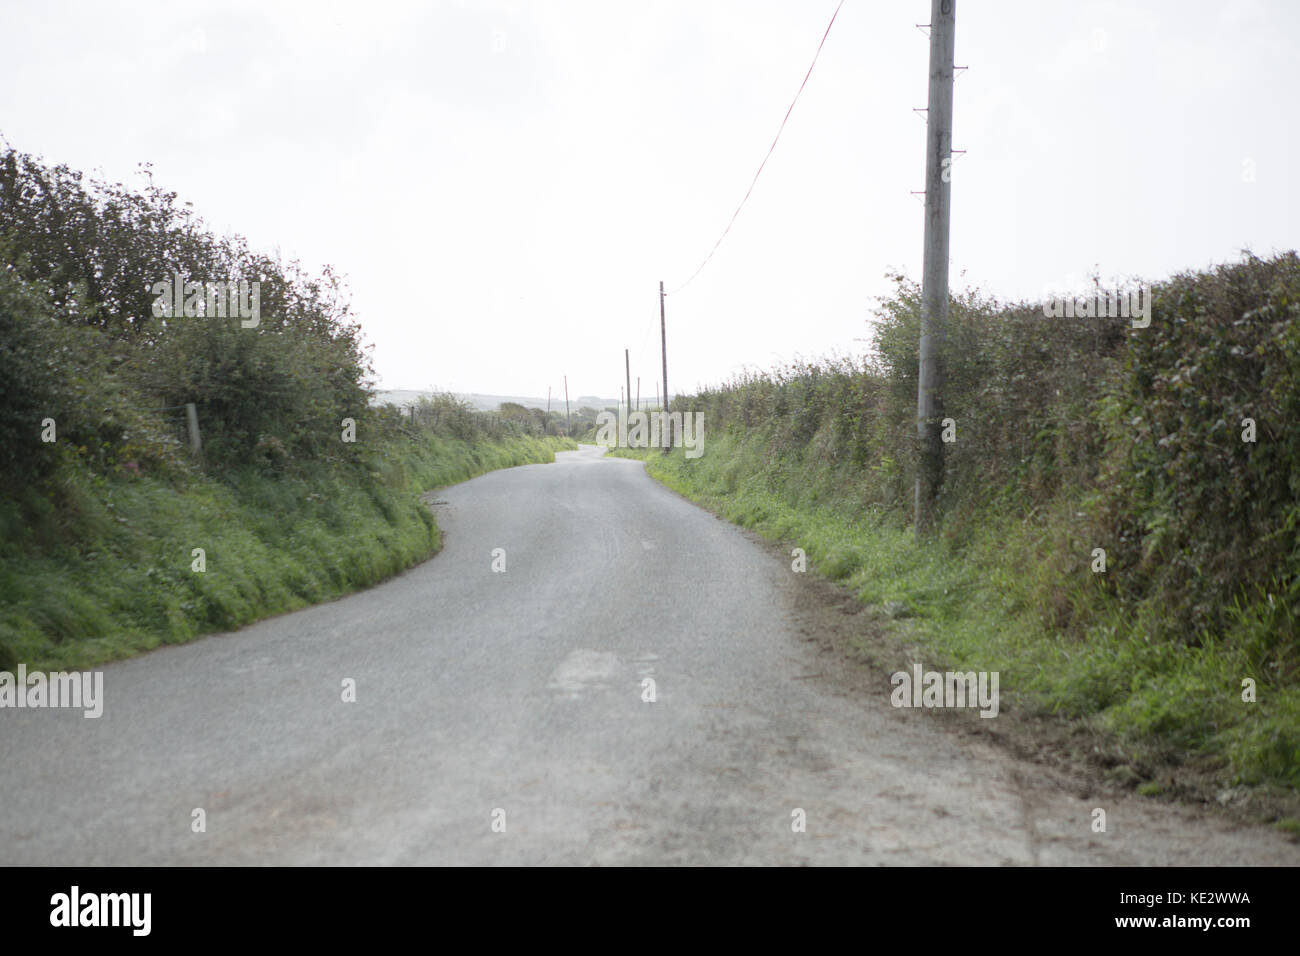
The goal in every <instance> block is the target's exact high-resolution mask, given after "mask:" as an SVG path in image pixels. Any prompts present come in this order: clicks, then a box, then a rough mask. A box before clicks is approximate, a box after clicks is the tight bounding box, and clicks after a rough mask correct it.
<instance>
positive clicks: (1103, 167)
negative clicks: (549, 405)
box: [0, 0, 1300, 396]
mask: <svg viewBox="0 0 1300 956" xmlns="http://www.w3.org/2000/svg"><path fill="white" fill-rule="evenodd" d="M836 3H837V0H798V2H796V0H783V2H752V0H751V2H735V0H727V2H723V0H694V2H657V0H656V2H652V0H635V2H633V0H604V2H577V0H548V2H536V3H520V2H489V0H483V2H471V0H466V2H463V3H459V2H426V3H386V2H378V0H370V2H366V3H349V4H344V3H328V2H301V3H287V2H275V0H257V2H251V3H240V2H234V3H231V2H221V3H206V2H195V3H185V2H175V0H173V2H160V3H152V2H148V3H146V2H141V3H108V2H104V3H97V2H87V3H70V2H46V0H40V2H36V0H33V2H20V0H4V2H3V7H0V133H2V134H3V135H4V136H5V137H6V138H7V139H8V141H9V143H10V144H11V145H13V146H14V147H15V148H17V149H19V150H22V151H24V152H30V153H36V154H40V155H42V156H44V157H45V159H46V161H48V162H50V163H58V162H64V163H67V164H68V165H70V166H73V167H75V168H81V169H85V170H91V169H100V170H102V171H103V172H104V173H105V174H107V175H108V176H110V177H111V178H113V179H115V180H124V181H132V180H131V177H132V176H133V174H134V170H135V167H136V164H137V163H140V162H146V161H147V162H152V163H153V164H154V171H155V177H156V180H157V182H158V183H159V184H160V185H162V186H164V187H166V188H169V189H174V190H176V191H177V192H178V193H180V196H181V199H183V200H189V201H192V202H193V203H194V205H195V208H196V209H197V210H198V211H199V213H200V214H202V215H203V216H204V218H205V219H206V220H207V221H208V222H209V224H210V225H212V226H213V227H215V228H217V229H218V230H219V231H234V232H239V233H241V234H243V235H245V236H247V237H248V238H249V240H250V241H251V243H252V244H253V246H254V247H255V248H258V249H261V250H264V251H268V252H274V250H275V249H276V248H277V247H278V249H279V250H280V251H281V253H282V254H283V255H284V256H285V258H299V259H301V260H302V261H303V263H304V264H305V265H307V266H308V267H309V268H311V269H313V270H315V269H316V268H318V267H319V266H320V265H321V264H323V263H331V264H333V265H335V266H336V267H337V268H338V269H339V270H340V271H341V272H343V273H345V274H346V275H348V276H349V277H350V278H351V283H352V291H353V305H354V308H355V309H356V311H357V313H358V317H359V319H360V321H361V323H362V326H363V328H364V329H365V331H366V337H367V340H368V341H369V342H372V343H374V346H375V348H374V352H373V354H374V358H375V364H376V368H377V370H378V372H379V374H380V376H381V380H382V386H383V387H385V388H427V387H430V386H437V387H439V388H448V389H453V390H456V391H464V392H470V391H474V392H486V393H495V394H516V395H519V394H529V395H541V396H544V395H545V394H546V389H547V386H548V385H549V386H553V387H554V388H555V391H556V394H557V395H558V394H561V375H562V374H564V373H567V374H568V376H569V388H570V392H571V394H573V395H577V394H580V393H581V394H600V395H604V396H613V395H617V394H618V387H619V385H621V384H622V382H623V349H624V348H625V347H628V348H631V349H632V375H633V378H634V379H635V377H636V376H637V375H640V376H642V392H643V394H648V395H653V393H654V387H653V381H654V380H655V378H657V377H658V375H659V348H658V328H657V324H658V317H659V316H658V308H659V306H658V283H659V280H660V279H662V280H664V282H665V283H666V285H667V287H668V288H669V289H672V288H674V287H675V286H677V285H679V284H680V283H681V282H683V281H685V279H686V278H687V277H688V276H689V275H690V274H691V272H693V271H694V270H695V268H696V266H697V265H698V264H699V262H700V260H702V259H703V257H704V256H705V255H706V254H707V253H708V251H709V249H710V248H711V247H712V245H713V243H714V241H715V240H716V239H717V237H718V235H719V233H720V232H721V230H722V227H723V226H724V225H725V224H726V222H727V219H728V218H729V217H730V216H731V213H732V211H733V210H734V209H735V207H736V204H737V203H738V202H739V201H740V198H741V196H742V195H743V194H744V191H745V189H746V188H747V187H748V185H749V181H750V179H751V177H752V176H753V173H754V170H755V169H756V168H757V166H758V163H759V162H760V160H761V159H762V158H763V154H764V153H765V152H766V150H767V147H768V145H769V143H770V142H771V139H772V136H773V135H774V134H775V132H776V129H777V126H778V125H779V123H780V120H781V117H782V116H783V115H784V113H785V110H786V108H787V106H789V103H790V100H791V98H792V97H793V95H794V92H795V90H796V89H797V88H798V85H799V82H800V80H801V79H802V78H803V74H804V72H805V71H806V70H807V68H808V64H809V62H810V61H811V59H812V56H813V53H814V51H815V49H816V46H817V42H818V40H819V39H820V38H821V35H822V32H823V31H824V29H825V27H826V23H827V21H828V20H829V18H830V15H831V13H832V12H833V11H834V9H835V6H836ZM928 20H929V0H906V2H903V0H888V2H886V0H847V2H846V3H845V5H844V9H843V10H842V11H841V12H840V15H839V18H838V19H837V21H836V23H835V27H834V29H833V30H832V31H831V35H830V38H829V39H828V40H827V42H826V47H825V49H824V51H823V53H822V56H821V59H820V61H819V62H818V65H817V69H816V70H815V71H814V73H813V76H812V79H811V80H810V81H809V84H808V87H807V89H806V90H805V91H804V94H803V97H802V99H801V100H800V101H799V104H798V106H797V107H796V108H795V111H794V114H793V116H792V117H791V119H790V122H789V124H788V125H787V127H786V130H785V133H784V135H783V137H782V139H781V142H780V144H779V145H778V146H777V149H776V153H775V154H774V156H773V157H772V159H771V161H769V163H768V165H767V169H766V170H765V172H764V173H763V177H762V178H761V179H760V180H759V183H758V186H757V188H756V189H755V190H754V194H753V196H752V198H751V199H750V201H749V204H748V205H747V206H746V207H745V209H744V211H743V212H742V213H741V214H740V218H739V219H738V220H737V222H736V225H735V226H734V227H733V229H732V231H731V234H730V236H729V237H728V238H727V239H726V241H724V242H723V244H722V246H721V248H720V249H719V251H718V253H717V255H716V256H715V257H714V259H713V261H712V262H711V263H710V264H709V266H708V267H707V268H706V269H705V270H704V271H703V272H702V273H701V274H700V276H699V277H698V278H697V279H696V280H695V281H694V282H693V283H692V284H691V285H690V286H689V287H688V288H687V289H685V290H684V291H683V292H681V293H680V294H679V295H676V296H672V297H669V299H668V304H667V309H668V343H669V387H670V389H671V390H672V391H674V392H677V391H679V390H681V391H686V390H691V389H693V388H694V387H696V386H697V385H699V384H704V383H718V382H721V381H724V380H726V379H727V378H729V377H730V376H731V374H732V373H733V372H735V371H737V370H739V369H741V368H742V367H745V366H748V367H758V368H767V367H770V366H772V365H773V364H776V363H779V362H782V361H785V360H789V359H791V358H794V357H796V356H799V355H803V356H807V357H813V356H819V355H824V354H828V353H830V352H832V351H837V350H838V351H860V350H861V349H863V348H864V343H863V342H861V341H860V340H861V339H863V338H865V337H866V336H868V335H869V327H868V324H867V323H868V319H869V316H870V310H871V308H872V307H873V305H874V297H875V296H878V295H881V294H883V293H886V292H888V291H889V289H890V284H889V283H888V282H887V281H886V280H885V278H884V274H885V273H886V271H888V270H891V269H902V270H904V271H905V272H906V273H907V274H908V275H910V276H911V277H912V278H917V279H919V276H920V262H921V244H922V212H923V210H922V206H921V203H920V202H919V201H918V198H917V197H914V196H912V195H911V192H910V191H911V190H919V189H921V188H922V187H923V186H924V136H925V128H924V124H923V122H922V121H921V120H920V119H919V118H918V116H917V115H916V114H914V113H913V112H912V108H913V107H923V106H924V105H925V100H926V76H927V58H928V41H927V40H926V38H925V36H924V35H923V34H922V33H921V32H920V31H919V30H917V29H916V26H915V24H917V23H926V22H928ZM1297 36H1300V4H1296V3H1294V2H1290V0H1275V2H1271V3H1270V2H1263V0H1226V2H1210V0H1204V2H1188V0H1133V2H1126V3H1119V2H1086V0H1081V2H1074V3H1034V2H1029V0H1025V2H1012V0H996V2H994V0H990V2H978V0H962V2H961V3H959V4H958V8H957V42H956V49H957V54H956V61H957V63H958V64H959V65H965V66H969V68H970V69H969V70H967V71H966V72H965V73H964V74H963V75H961V76H960V78H959V79H958V80H957V83H956V88H955V107H954V117H955V118H954V145H955V146H956V147H957V148H959V149H966V150H967V153H966V154H965V155H964V156H963V157H961V158H960V159H959V160H957V162H956V165H955V166H954V171H953V193H952V196H953V219H952V230H953V231H952V284H953V288H954V289H957V288H960V287H962V286H964V285H976V286H978V287H980V288H981V289H984V290H985V291H987V292H991V293H993V294H995V295H998V296H999V297H1005V298H1018V297H1022V296H1025V297H1029V296H1039V295H1041V294H1043V293H1044V291H1045V290H1047V289H1049V288H1050V289H1053V290H1057V291H1064V290H1066V289H1072V290H1079V291H1082V290H1083V289H1084V288H1085V278H1084V277H1085V276H1087V275H1088V274H1089V273H1090V272H1091V271H1092V270H1093V269H1094V268H1095V269H1097V270H1098V271H1099V272H1100V274H1101V275H1102V277H1103V278H1111V277H1118V276H1133V277H1143V278H1146V279H1154V278H1161V277H1164V276H1167V275H1169V274H1171V273H1174V272H1177V271H1181V270H1183V269H1186V268H1199V267H1204V266H1206V265H1210V264H1212V263H1216V262H1223V261H1226V260H1230V259H1234V258H1236V257H1237V256H1238V254H1239V252H1240V250H1241V249H1243V248H1246V247H1249V248H1251V249H1252V250H1254V251H1255V252H1256V253H1257V254H1260V255H1267V254H1271V253H1272V252H1274V251H1281V250H1285V249H1291V248H1295V247H1296V246H1297V245H1300V243H1298V242H1297V228H1296V227H1297V223H1300V215H1297V213H1300V190H1297V189H1296V187H1294V186H1293V185H1292V179H1293V176H1294V174H1295V172H1296V171H1297V167H1298V166H1300V159H1298V157H1297V153H1296V149H1295V147H1296V145H1297V133H1296V132H1295V125H1296V118H1297V107H1296V102H1295V96H1296V92H1297V86H1298V85H1300V83H1298V81H1297V78H1296V73H1295V69H1296V63H1297V61H1296V57H1295V53H1294V42H1295V38H1296V37H1297ZM1251 171H1253V181H1249V175H1248V174H1249V173H1250V172H1251ZM963 273H964V275H963ZM633 387H634V388H635V381H634V385H633Z"/></svg>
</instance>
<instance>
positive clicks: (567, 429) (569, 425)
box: [564, 375, 573, 438]
mask: <svg viewBox="0 0 1300 956" xmlns="http://www.w3.org/2000/svg"><path fill="white" fill-rule="evenodd" d="M572 432H573V418H572V416H570V415H569V376H567V375H566V376H564V437H565V438H568V437H569V436H570V435H571V433H572Z"/></svg>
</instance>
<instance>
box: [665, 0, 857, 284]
mask: <svg viewBox="0 0 1300 956" xmlns="http://www.w3.org/2000/svg"><path fill="white" fill-rule="evenodd" d="M842 6H844V0H840V2H839V6H837V7H836V8H835V12H834V13H832V14H831V22H830V23H828V24H826V32H825V33H823V34H822V40H821V43H818V44H817V52H816V53H814V54H813V59H812V63H810V64H809V65H808V72H807V73H805V74H804V77H803V82H802V83H800V84H799V90H798V92H797V93H795V95H794V99H793V100H791V101H790V108H789V109H788V110H786V111H785V118H784V119H782V120H781V126H780V127H779V128H778V129H777V131H776V136H775V137H774V138H773V140H772V145H771V146H769V147H768V148H767V155H766V156H764V157H763V161H762V162H761V163H759V164H758V172H756V173H754V178H753V180H752V181H751V182H750V184H749V189H747V190H746V191H745V198H744V199H742V200H741V201H740V205H739V206H737V207H736V211H735V212H733V213H732V214H731V220H730V221H729V222H728V223H727V228H725V229H723V230H722V235H720V236H718V241H717V242H715V243H714V244H713V248H712V249H710V250H709V254H708V255H707V256H705V257H704V261H703V262H701V263H700V266H699V268H698V269H696V270H695V271H694V272H692V273H691V277H690V278H689V279H687V280H686V281H685V282H683V283H682V284H681V285H679V286H678V287H677V288H676V289H673V291H672V292H668V293H665V294H666V295H676V294H677V293H678V292H681V291H682V290H683V289H685V288H686V287H687V286H688V285H690V284H691V283H692V282H693V281H695V277H696V276H697V275H699V274H700V273H701V272H702V271H704V267H705V266H707V265H708V264H709V260H710V259H712V258H713V254H714V253H715V252H717V251H718V246H720V245H722V240H723V239H725V238H727V233H729V232H730V231H731V227H732V225H733V224H734V223H735V221H736V217H737V216H739V215H740V210H742V209H744V208H745V203H747V202H749V194H750V193H752V192H753V191H754V186H755V185H756V184H757V183H758V177H759V176H761V175H762V174H763V167H764V166H766V165H767V161H768V160H769V159H771V158H772V152H773V151H774V150H775V149H776V144H777V142H778V141H779V140H780V139H781V133H782V131H784V130H785V124H786V122H787V121H788V120H789V119H790V114H791V113H793V112H794V104H795V103H798V102H799V97H800V95H802V93H803V88H804V87H805V86H807V85H808V77H810V76H812V71H813V67H815V66H816V65H817V58H818V57H819V56H821V53H822V47H823V46H825V44H826V38H827V37H828V36H830V32H831V27H832V26H834V25H835V18H836V17H837V16H839V13H840V7H842Z"/></svg>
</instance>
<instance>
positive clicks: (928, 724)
mask: <svg viewBox="0 0 1300 956" xmlns="http://www.w3.org/2000/svg"><path fill="white" fill-rule="evenodd" d="M436 499H437V503H436V504H435V508H436V511H437V515H438V520H439V523H440V524H441V525H442V527H443V528H444V530H445V548H444V549H443V551H442V552H441V553H440V554H439V555H438V556H437V557H435V558H433V559H432V560H430V561H427V562H425V563H424V564H422V565H420V566H419V567H417V568H414V569H412V570H411V571H409V572H407V573H405V574H403V575H401V576H400V577H397V578H395V579H393V580H391V581H389V582H387V583H385V584H382V585H380V586H378V587H375V588H372V589H371V590H368V591H365V592H362V593H359V594H356V595H353V596H351V597H348V598H346V599H343V600H340V601H336V602H333V603H330V604H325V605H321V606H318V607H314V608H310V609H307V610H303V611H300V612H297V613H294V614H288V615H285V616H282V617H278V618H274V619H271V620H267V621H264V622H262V623H260V624H257V625H254V626H252V627H248V628H245V629H244V630H241V631H239V632H237V633H231V634H222V635H215V636H211V637H208V638H205V639H202V640H199V641H196V642H194V643H192V644H188V645H185V646H179V647H168V648H163V649H160V650H158V651H155V652H153V653H150V654H146V655H144V656H143V657H140V658H137V659H135V660H131V661H127V662H123V663H120V664H113V665H110V666H107V667H105V668H103V670H104V693H105V707H104V714H103V716H102V717H101V718H99V719H98V720H89V719H84V718H83V717H82V716H81V713H80V712H79V711H78V712H73V711H66V710H62V711H61V710H43V711H42V710H22V711H17V710H8V711H5V712H3V713H0V775H2V776H0V864H68V865H83V864H111V865H119V864H131V865H136V864H204V865H206V864H248V863H254V864H257V863H270V864H598V865H616V864H803V863H812V864H936V863H953V864H1002V863H1012V864H1108V865H1109V864H1155V865H1170V864H1174V865H1177V864H1223V863H1286V864H1295V863H1297V862H1300V847H1297V846H1295V845H1294V844H1290V843H1287V842H1286V841H1284V840H1282V839H1280V838H1279V837H1278V836H1276V835H1275V834H1273V833H1272V832H1270V831H1268V830H1262V829H1258V828H1246V829H1241V828H1233V827H1231V826H1229V825H1228V824H1227V823H1226V822H1223V821H1219V820H1217V819H1213V818H1207V817H1203V816H1198V815H1195V814H1193V813H1191V812H1190V811H1184V810H1182V809H1179V808H1177V807H1171V806H1168V805H1163V804H1158V803H1155V802H1153V801H1147V800H1143V799H1141V798H1137V797H1132V798H1126V799H1124V800H1121V801H1117V802H1115V803H1114V804H1113V805H1108V806H1107V813H1108V819H1109V821H1110V826H1109V827H1108V832H1107V833H1093V832H1091V829H1090V823H1091V816H1090V811H1091V809H1092V807H1093V806H1094V805H1095V798H1094V799H1093V800H1089V799H1087V798H1085V797H1084V796H1082V795H1080V794H1078V793H1075V792H1070V791H1069V790H1067V789H1063V788H1059V787H1056V786H1054V785H1052V784H1050V783H1048V782H1046V781H1045V780H1043V779H1039V778H1037V777H1036V776H1035V774H1036V773H1037V771H1036V770H1035V768H1034V767H1032V766H1031V765H1028V764H1022V763H1020V762H1018V761H1016V760H1015V759H1013V758H1011V757H1009V756H1007V755H1006V754H1004V753H1003V752H1001V751H999V750H996V749H994V748H993V747H991V746H990V745H988V744H987V743H984V742H982V741H979V740H973V739H970V738H966V737H962V736H960V735H958V734H955V733H952V732H950V731H947V730H945V729H944V728H943V727H940V726H938V723H937V722H936V721H933V720H929V719H927V718H926V715H925V714H924V713H923V712H920V711H915V710H895V709H893V708H892V707H890V706H889V700H888V694H887V693H879V692H876V691H875V690H872V691H871V692H868V691H866V690H858V691H855V690H854V688H853V687H852V686H849V685H848V684H846V681H845V680H843V679H842V677H837V676H836V675H835V674H834V673H832V672H831V671H830V670H828V664H827V657H826V652H824V651H821V650H819V649H818V648H817V647H816V646H815V642H810V641H808V640H807V639H806V636H807V630H808V628H809V626H810V622H809V621H808V620H806V619H804V618H803V617H802V616H801V612H800V611H799V609H798V603H797V601H796V600H795V597H796V592H797V589H798V588H800V587H801V586H802V584H801V582H802V579H803V576H800V575H795V574H793V573H791V571H790V567H789V564H788V562H782V561H780V560H779V559H778V558H776V557H774V556H772V555H771V554H770V553H769V552H768V551H766V550H764V549H763V548H761V547H759V546H758V545H756V544H755V543H754V542H753V541H751V540H750V538H749V537H748V536H747V535H746V534H745V533H743V532H741V531H740V530H738V529H736V528H734V527H732V526H731V525H729V524H727V523H725V522H723V521H720V520H718V519H717V518H715V517H713V516H712V515H710V514H709V513H707V512H705V511H703V510H701V509H699V508H697V507H695V506H694V505H692V504H690V503H688V502H686V501H685V500H683V499H681V498H680V497H678V496H676V495H674V494H673V493H671V492H669V491H667V490H666V489H664V488H662V487H661V486H659V485H658V484H657V483H655V482H654V481H652V480H651V479H650V478H648V477H647V476H646V474H645V471H644V468H643V466H642V465H641V464H640V463H638V462H634V461H627V460H619V459H609V458H605V457H603V455H602V451H601V450H600V449H596V448H594V447H584V448H583V449H582V450H581V451H578V452H567V453H561V454H560V455H559V456H557V461H556V463H555V464H552V465H533V466H527V467H521V468H513V469H508V470H505V471H498V472H493V473H491V474H488V475H485V476H483V477H481V478H477V479H475V480H473V481H470V482H466V483H465V484H462V485H458V486H456V487H453V488H448V489H444V490H442V491H440V492H438V493H437V494H436ZM494 549H503V551H504V561H505V571H504V572H501V571H494V570H493V562H494ZM496 553H497V555H498V558H497V560H500V557H499V556H500V554H501V552H496ZM214 571H215V573H220V571H219V569H211V568H210V569H209V573H214ZM646 678H652V679H653V681H654V690H655V696H656V699H655V700H654V701H653V702H647V701H645V700H643V694H644V693H645V690H644V688H645V687H646V685H645V684H644V683H643V682H644V680H645V679H646ZM346 679H352V680H355V682H356V684H355V687H356V693H355V697H356V699H355V702H346V701H344V699H343V697H344V693H343V684H344V681H345V680H346ZM197 808H201V809H202V810H203V811H204V815H205V819H206V830H205V832H198V833H196V832H193V829H192V826H191V824H192V820H193V819H194V811H195V810H196V809H197ZM796 809H798V810H802V811H803V812H804V814H806V820H807V824H806V832H802V833H801V832H794V830H793V829H792V820H794V819H795V817H794V816H792V814H794V812H795V811H796ZM494 821H496V822H497V823H498V825H500V824H501V823H504V831H503V832H498V831H497V830H494V828H493V823H494Z"/></svg>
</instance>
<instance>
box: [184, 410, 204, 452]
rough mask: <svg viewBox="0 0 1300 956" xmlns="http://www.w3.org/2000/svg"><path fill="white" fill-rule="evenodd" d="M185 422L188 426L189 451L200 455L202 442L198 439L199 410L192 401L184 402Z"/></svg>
mask: <svg viewBox="0 0 1300 956" xmlns="http://www.w3.org/2000/svg"><path fill="white" fill-rule="evenodd" d="M185 422H186V424H187V425H188V426H189V433H190V451H192V452H193V453H194V454H196V455H200V454H202V453H203V442H202V441H201V440H200V439H199V410H198V408H196V407H195V405H194V403H193V402H186V403H185Z"/></svg>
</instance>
